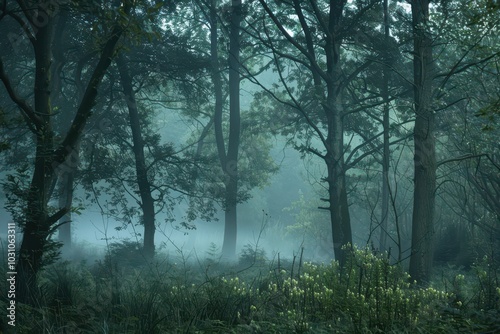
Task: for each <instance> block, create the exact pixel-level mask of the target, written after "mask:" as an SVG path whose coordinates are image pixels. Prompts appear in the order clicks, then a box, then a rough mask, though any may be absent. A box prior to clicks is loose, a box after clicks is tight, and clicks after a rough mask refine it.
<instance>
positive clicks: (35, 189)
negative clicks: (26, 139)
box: [0, 4, 130, 304]
mask: <svg viewBox="0 0 500 334" xmlns="http://www.w3.org/2000/svg"><path fill="white" fill-rule="evenodd" d="M129 10H130V7H129V6H126V11H125V12H128V11H129ZM34 13H36V15H39V16H40V17H32V19H33V22H45V24H44V25H43V26H40V27H39V26H36V27H34V28H35V29H34V31H35V37H34V39H33V40H32V43H33V50H34V53H35V85H34V108H33V109H31V108H30V106H28V105H27V104H26V103H25V102H24V101H22V100H20V99H19V98H18V95H17V94H16V92H15V91H14V89H13V87H11V86H10V82H9V80H8V78H7V77H6V74H5V73H3V68H1V67H0V69H1V71H0V72H1V76H2V81H3V83H4V85H5V86H6V87H7V88H8V89H7V90H8V93H9V95H10V97H11V99H12V100H13V101H14V102H16V103H17V104H18V106H19V107H20V109H21V112H22V113H23V116H25V119H26V120H27V122H28V127H29V128H34V129H35V130H34V133H35V138H36V139H35V140H36V152H35V163H34V171H33V178H32V180H31V184H30V188H29V193H28V199H27V207H26V222H25V224H24V229H23V240H22V243H21V248H20V249H19V259H18V262H17V264H16V272H17V277H16V301H17V302H20V303H29V304H34V303H35V300H36V297H37V275H38V272H39V271H40V269H41V267H42V264H43V263H42V262H43V261H42V260H43V255H44V251H45V246H46V245H47V242H48V241H47V238H48V237H49V234H50V233H51V232H52V231H51V228H52V227H53V225H54V223H56V222H57V221H58V220H59V219H60V218H61V217H62V216H63V215H64V214H66V212H67V208H63V209H61V210H59V211H58V212H57V213H55V214H53V215H51V216H49V211H48V207H47V204H48V202H49V199H50V198H51V196H52V192H53V188H54V186H55V183H56V181H57V174H56V171H59V170H60V168H61V167H62V168H64V163H65V161H66V159H67V157H68V156H69V155H71V153H72V152H74V150H75V147H76V145H77V142H78V140H79V139H80V137H81V134H82V131H83V128H84V126H85V124H86V121H87V119H88V118H89V117H90V114H91V110H92V107H93V105H94V103H95V98H96V96H97V88H98V86H99V84H100V83H101V81H102V78H103V77H104V74H105V73H106V71H107V68H108V67H109V65H110V63H111V58H112V56H113V53H114V51H115V46H116V43H117V42H118V39H119V38H120V35H121V34H122V31H123V29H122V28H121V26H120V25H116V26H115V27H114V29H113V33H112V35H111V37H110V38H109V39H108V40H107V41H106V44H105V46H104V48H103V51H102V54H101V56H100V59H99V62H98V64H97V65H96V68H95V69H94V71H93V73H92V76H91V79H90V81H89V83H88V85H87V89H86V91H85V94H84V96H83V98H82V101H81V103H80V105H79V108H78V111H77V113H76V116H75V118H74V120H73V123H72V125H71V127H70V129H69V130H68V132H67V134H66V137H65V138H64V140H63V142H62V143H61V144H60V145H59V146H58V147H57V149H54V146H55V145H54V133H53V130H52V122H53V120H52V118H53V114H52V108H51V104H50V95H51V93H50V87H51V76H50V73H51V57H52V40H53V17H52V15H50V14H48V13H47V12H46V11H45V10H44V8H43V4H42V5H41V6H40V8H38V10H36V11H34ZM24 15H26V16H27V15H32V12H29V13H28V12H27V13H24ZM38 20H40V21H38ZM0 65H1V64H0Z"/></svg>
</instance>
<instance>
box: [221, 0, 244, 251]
mask: <svg viewBox="0 0 500 334" xmlns="http://www.w3.org/2000/svg"><path fill="white" fill-rule="evenodd" d="M231 9H232V10H231V23H230V35H229V138H228V145H227V156H226V165H225V166H223V168H225V173H226V203H225V209H226V213H225V220H226V221H225V228H224V242H223V244H222V254H223V255H224V256H225V257H226V258H234V257H235V256H236V238H237V202H238V151H239V147H240V132H241V129H240V72H239V70H240V25H241V14H242V13H241V0H232V8H231Z"/></svg>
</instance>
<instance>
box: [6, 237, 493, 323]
mask: <svg viewBox="0 0 500 334" xmlns="http://www.w3.org/2000/svg"><path fill="white" fill-rule="evenodd" d="M133 247H135V245H130V244H122V245H121V246H120V245H117V246H115V248H114V250H113V252H110V253H109V254H108V256H107V257H106V258H105V259H103V260H101V261H97V262H96V263H95V264H92V265H89V264H85V263H83V262H82V263H70V262H59V263H56V264H54V265H52V266H50V267H47V268H46V270H45V271H44V272H43V273H42V275H41V278H40V288H41V291H42V292H43V293H42V297H41V298H40V301H39V306H38V307H36V308H32V307H29V306H26V305H18V309H17V316H18V319H17V326H16V332H17V333H457V332H464V333H474V332H477V333H494V332H495V331H499V330H500V321H499V320H498V307H499V303H498V300H499V297H500V291H499V289H498V285H496V286H494V287H488V286H487V285H488V284H489V285H492V284H496V281H495V279H496V275H497V273H498V271H497V270H492V268H491V261H488V259H487V258H486V259H483V260H482V262H481V261H480V262H478V263H477V264H476V265H475V267H473V268H472V269H471V270H470V271H469V272H468V273H467V274H466V275H468V276H467V277H466V276H464V274H463V273H462V271H454V270H455V269H456V268H448V269H446V268H445V269H446V270H445V271H444V272H445V274H444V273H443V272H442V273H441V275H437V276H438V277H439V278H438V279H436V280H435V284H434V285H433V286H431V287H428V288H421V287H418V286H416V285H414V284H412V283H410V282H409V277H408V275H407V274H406V273H405V272H404V271H403V270H402V269H401V268H399V267H398V266H392V265H390V264H389V263H388V261H387V260H386V258H385V257H384V256H383V255H375V254H373V253H372V252H370V251H369V250H359V249H355V250H353V252H352V253H351V256H350V259H349V261H348V262H347V265H346V266H345V268H343V269H341V268H339V266H338V264H337V263H336V262H331V263H323V264H318V263H309V262H305V263H302V259H301V258H300V257H298V258H297V257H296V258H294V259H293V260H290V261H286V260H283V259H279V258H278V259H275V260H273V261H270V260H268V259H266V257H265V253H264V252H262V251H260V250H252V249H251V247H247V248H245V250H244V251H243V253H242V254H241V257H240V262H239V263H234V264H224V263H221V262H220V261H218V260H217V258H216V257H214V256H209V257H208V258H207V259H197V260H196V261H191V262H190V261H188V260H186V259H185V258H183V257H182V256H179V257H176V258H172V257H167V256H162V255H158V256H157V259H156V260H155V262H154V263H150V264H144V263H143V262H144V261H140V258H139V257H135V258H131V259H130V261H123V260H124V258H123V254H124V253H127V251H129V250H130V249H132V248H133ZM460 275H461V276H460ZM2 284H5V283H2ZM2 288H5V287H4V286H2ZM5 302H6V300H5V299H4V297H3V296H2V298H1V299H0V304H1V305H0V307H1V308H3V309H5V307H6V304H5Z"/></svg>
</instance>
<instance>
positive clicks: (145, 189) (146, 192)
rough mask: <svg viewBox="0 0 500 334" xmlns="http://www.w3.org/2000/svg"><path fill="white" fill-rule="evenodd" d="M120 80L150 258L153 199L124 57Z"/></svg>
mask: <svg viewBox="0 0 500 334" xmlns="http://www.w3.org/2000/svg"><path fill="white" fill-rule="evenodd" d="M116 62H117V64H118V70H119V72H120V79H121V83H122V87H123V93H124V95H125V100H126V102H127V108H128V113H129V122H130V128H131V130H132V141H133V144H134V146H133V151H134V157H135V170H136V175H137V185H138V186H139V194H140V196H141V209H142V218H143V223H144V249H143V251H144V256H146V257H147V258H152V257H153V256H154V252H155V241H154V236H155V229H156V225H155V209H154V199H153V196H152V195H151V184H150V182H149V180H148V173H147V168H146V158H145V156H144V140H143V136H142V129H141V123H140V117H139V111H138V109H137V101H136V99H135V92H134V90H133V87H132V77H131V76H130V74H129V71H128V68H127V64H126V63H125V60H124V57H123V56H121V55H120V56H119V57H118V58H117V60H116Z"/></svg>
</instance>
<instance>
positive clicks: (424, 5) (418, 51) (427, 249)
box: [409, 0, 437, 283]
mask: <svg viewBox="0 0 500 334" xmlns="http://www.w3.org/2000/svg"><path fill="white" fill-rule="evenodd" d="M411 10H412V24H413V36H414V42H413V43H414V44H413V45H414V46H413V85H414V100H415V127H414V130H413V133H414V134H413V140H414V146H415V157H414V166H415V167H414V168H415V170H414V173H415V179H414V182H415V190H414V198H413V220H412V251H411V257H410V269H409V270H410V275H411V277H412V278H413V279H414V280H416V281H417V282H422V283H425V282H426V281H428V280H429V277H430V270H431V266H432V254H433V233H434V231H433V229H434V227H433V223H434V197H435V195H434V192H435V189H436V167H437V165H436V153H435V150H436V148H435V147H436V138H435V127H436V120H435V112H434V110H433V109H432V94H433V84H432V81H433V78H434V75H435V72H434V68H433V67H434V60H433V57H432V37H431V35H430V31H429V1H427V0H415V1H412V3H411Z"/></svg>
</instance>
